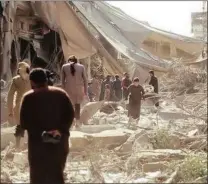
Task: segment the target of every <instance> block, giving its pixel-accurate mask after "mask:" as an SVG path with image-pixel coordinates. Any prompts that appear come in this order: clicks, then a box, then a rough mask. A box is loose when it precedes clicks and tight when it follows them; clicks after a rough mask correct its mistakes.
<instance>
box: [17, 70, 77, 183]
mask: <svg viewBox="0 0 208 184" xmlns="http://www.w3.org/2000/svg"><path fill="white" fill-rule="evenodd" d="M30 82H31V86H32V89H33V90H30V91H29V92H27V93H26V94H25V95H24V97H23V100H22V105H21V109H20V126H21V128H22V129H24V130H27V132H28V161H29V167H30V183H31V184H64V174H63V171H64V168H65V163H66V159H67V155H68V152H69V142H68V140H69V135H70V134H69V129H70V127H71V125H72V122H73V119H74V110H73V106H72V104H71V101H70V99H69V97H68V95H67V93H66V92H65V91H64V90H63V89H61V88H56V87H53V86H48V80H47V74H46V71H45V70H44V69H41V68H36V69H33V70H32V71H31V73H30Z"/></svg>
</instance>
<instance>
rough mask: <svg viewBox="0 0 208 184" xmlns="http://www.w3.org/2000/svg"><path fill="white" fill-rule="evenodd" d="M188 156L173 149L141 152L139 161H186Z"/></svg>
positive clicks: (138, 155)
mask: <svg viewBox="0 0 208 184" xmlns="http://www.w3.org/2000/svg"><path fill="white" fill-rule="evenodd" d="M185 156H186V154H185V153H184V152H182V151H181V150H172V149H156V150H140V151H139V153H138V154H137V159H138V161H140V162H141V163H146V162H159V161H171V160H180V159H184V158H185Z"/></svg>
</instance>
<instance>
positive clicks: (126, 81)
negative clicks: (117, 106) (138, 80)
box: [122, 73, 131, 100]
mask: <svg viewBox="0 0 208 184" xmlns="http://www.w3.org/2000/svg"><path fill="white" fill-rule="evenodd" d="M130 85H131V80H130V79H129V75H128V73H124V78H123V79H122V92H123V99H124V100H128V95H129V94H128V87H129V86H130Z"/></svg>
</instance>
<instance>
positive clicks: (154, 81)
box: [149, 76, 159, 107]
mask: <svg viewBox="0 0 208 184" xmlns="http://www.w3.org/2000/svg"><path fill="white" fill-rule="evenodd" d="M149 85H152V86H153V88H154V92H155V93H158V79H157V77H155V76H152V77H151V79H150V82H149ZM155 106H156V107H158V106H159V102H157V103H155Z"/></svg>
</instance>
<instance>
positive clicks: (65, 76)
mask: <svg viewBox="0 0 208 184" xmlns="http://www.w3.org/2000/svg"><path fill="white" fill-rule="evenodd" d="M68 62H69V63H67V64H64V65H63V66H62V69H61V81H62V86H63V88H64V89H65V90H66V92H67V93H68V95H69V98H70V99H71V101H72V104H73V106H74V109H75V119H76V121H75V126H76V127H79V126H80V109H81V103H82V102H83V100H84V97H85V96H87V82H88V81H87V77H86V72H85V67H84V66H83V65H82V64H80V63H78V61H77V58H76V57H75V56H70V57H69V59H68Z"/></svg>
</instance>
